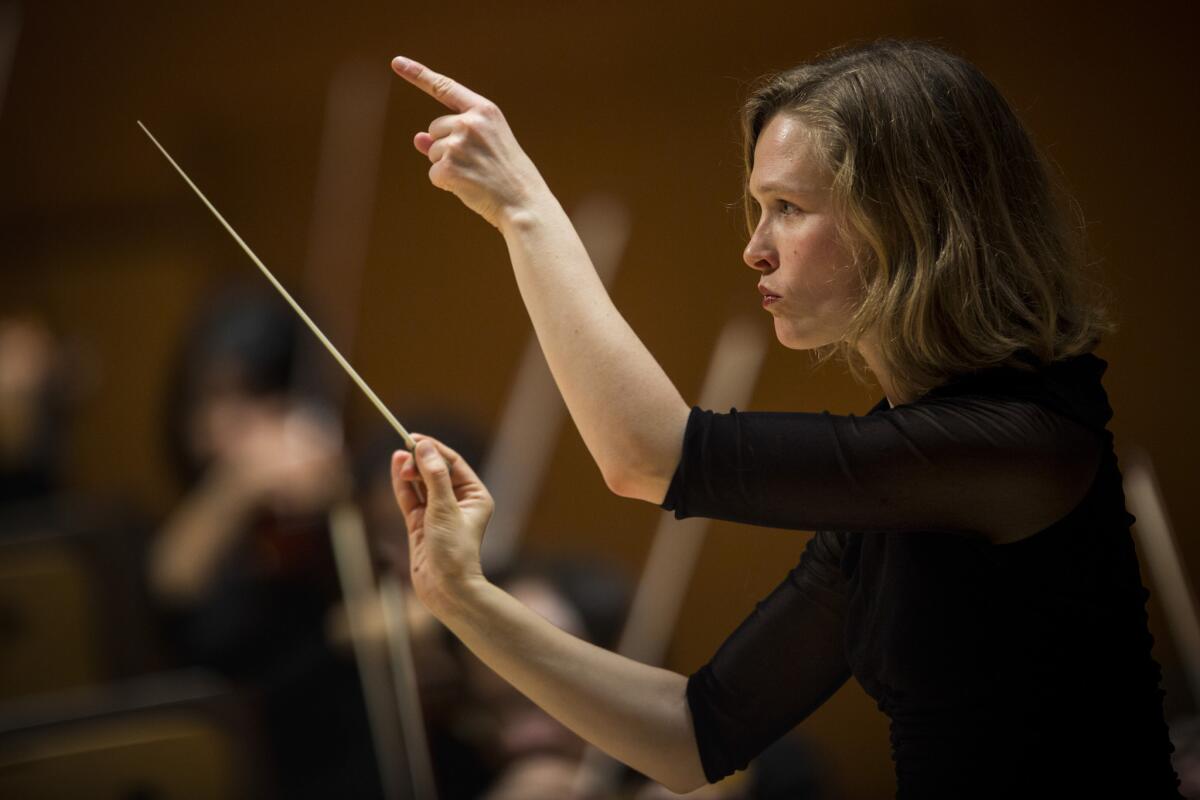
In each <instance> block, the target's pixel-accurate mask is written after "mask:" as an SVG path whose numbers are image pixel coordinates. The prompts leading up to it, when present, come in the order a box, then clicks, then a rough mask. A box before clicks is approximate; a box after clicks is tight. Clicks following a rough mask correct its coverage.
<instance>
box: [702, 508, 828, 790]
mask: <svg viewBox="0 0 1200 800" xmlns="http://www.w3.org/2000/svg"><path fill="white" fill-rule="evenodd" d="M841 548H842V545H841V540H839V538H838V535H836V534H832V533H827V532H821V533H818V534H817V535H816V536H814V537H813V539H811V540H810V541H809V543H808V546H807V547H806V548H805V551H804V554H803V555H802V556H801V559H800V564H799V565H798V566H797V567H796V568H795V569H793V570H792V571H791V572H790V573H789V574H788V576H787V578H785V579H784V580H783V582H782V583H780V584H779V586H777V587H776V588H775V589H774V591H772V592H771V594H770V595H768V596H767V597H766V598H765V599H763V600H762V601H760V602H759V603H757V604H756V605H755V608H754V611H753V612H751V614H750V616H749V617H747V618H746V620H745V621H744V622H742V624H741V625H739V626H738V628H737V630H735V631H734V632H733V633H732V634H731V635H730V636H729V638H728V639H726V640H725V642H724V643H723V644H722V645H721V647H720V648H719V649H718V650H717V652H716V653H715V654H714V655H713V657H712V659H711V660H709V662H708V663H707V664H705V665H704V666H703V667H701V668H700V669H699V670H697V671H696V672H695V673H693V674H692V675H691V676H690V677H689V678H688V683H687V701H688V706H689V709H690V711H691V715H692V724H693V727H694V730H695V734H696V746H697V750H698V752H699V755H700V761H701V764H702V766H703V767H704V774H705V777H706V778H707V779H708V780H709V781H710V782H715V781H717V780H719V779H720V778H722V777H724V776H725V775H728V774H730V773H732V772H733V771H735V770H739V769H745V767H746V765H747V764H748V763H749V761H750V760H751V759H752V758H754V757H755V756H756V755H758V754H759V753H760V752H761V751H762V750H763V749H765V748H766V747H767V746H768V745H770V744H771V743H772V742H774V741H775V740H776V739H778V738H779V737H780V736H782V735H784V734H785V733H787V732H788V731H790V730H791V729H792V728H794V727H795V726H796V725H798V724H799V723H800V722H802V721H803V720H804V719H805V718H806V717H808V715H809V714H811V713H812V712H813V711H814V710H815V709H816V708H817V707H818V706H820V705H821V704H822V703H823V702H825V700H827V699H828V698H829V697H830V695H832V694H833V693H834V692H835V691H837V689H838V688H839V687H841V685H842V684H843V683H845V682H846V680H847V679H848V678H849V677H850V666H849V663H848V661H847V659H846V655H845V645H844V618H845V597H846V589H845V579H844V577H843V575H842V571H841V568H840V563H839V562H840V557H841Z"/></svg>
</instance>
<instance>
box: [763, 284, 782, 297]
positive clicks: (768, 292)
mask: <svg viewBox="0 0 1200 800" xmlns="http://www.w3.org/2000/svg"><path fill="white" fill-rule="evenodd" d="M758 293H759V294H761V295H762V296H763V298H764V299H770V300H778V299H779V297H780V295H777V294H775V293H774V292H772V291H771V290H770V289H768V288H767V287H765V286H759V287H758Z"/></svg>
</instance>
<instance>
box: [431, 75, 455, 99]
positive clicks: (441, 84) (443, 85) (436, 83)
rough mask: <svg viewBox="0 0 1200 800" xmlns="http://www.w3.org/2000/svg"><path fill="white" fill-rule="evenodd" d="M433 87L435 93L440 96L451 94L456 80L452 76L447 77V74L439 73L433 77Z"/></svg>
mask: <svg viewBox="0 0 1200 800" xmlns="http://www.w3.org/2000/svg"><path fill="white" fill-rule="evenodd" d="M431 88H432V89H433V93H434V94H436V95H437V96H438V97H443V96H445V95H447V94H449V93H450V91H451V90H452V89H453V88H454V81H453V80H451V79H450V78H447V77H446V76H445V75H438V76H437V77H436V78H434V79H433V83H432V84H431Z"/></svg>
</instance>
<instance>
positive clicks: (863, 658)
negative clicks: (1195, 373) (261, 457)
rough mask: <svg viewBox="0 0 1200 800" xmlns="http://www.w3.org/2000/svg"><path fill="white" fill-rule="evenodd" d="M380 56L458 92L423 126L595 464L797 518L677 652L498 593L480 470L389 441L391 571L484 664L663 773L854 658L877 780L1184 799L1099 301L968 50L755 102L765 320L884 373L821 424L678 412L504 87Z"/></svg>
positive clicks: (770, 736) (794, 339)
mask: <svg viewBox="0 0 1200 800" xmlns="http://www.w3.org/2000/svg"><path fill="white" fill-rule="evenodd" d="M393 68H394V69H395V70H396V71H397V73H399V74H400V75H401V76H402V77H404V78H405V79H407V80H408V81H410V82H411V83H413V84H415V85H416V86H418V87H419V88H421V89H423V90H425V91H426V92H428V93H429V94H431V95H433V96H434V97H436V98H438V99H439V100H441V101H442V102H443V103H444V104H445V105H446V106H448V107H449V108H450V109H451V110H452V111H453V112H454V113H452V114H450V115H447V116H443V117H440V118H438V119H436V120H434V121H433V122H432V123H431V124H430V126H429V131H428V132H422V133H418V134H417V136H416V138H415V140H414V144H415V145H416V147H417V149H418V150H420V151H421V152H422V153H424V154H425V155H427V156H428V157H429V159H430V161H431V162H432V167H431V168H430V179H431V181H432V182H433V183H434V185H436V186H438V187H440V188H443V189H446V190H449V191H452V192H454V193H455V194H456V195H457V196H458V197H459V198H460V199H461V200H462V201H463V202H464V203H465V204H466V205H468V206H469V207H470V208H472V209H473V210H475V211H476V212H478V213H479V214H480V215H482V216H483V217H484V218H485V219H487V220H488V221H489V222H491V223H492V224H493V225H495V226H496V227H497V228H499V230H500V231H501V233H502V234H503V235H504V237H505V240H506V242H507V244H508V247H509V253H510V256H511V259H512V263H513V269H514V272H515V275H516V279H517V283H518V286H519V288H520V291H521V295H522V298H523V299H524V301H525V304H526V306H527V308H528V311H529V315H530V317H531V319H532V321H533V324H534V327H535V328H536V330H537V334H538V339H539V341H540V342H541V343H542V346H543V349H544V351H545V355H546V359H547V361H548V362H549V365H550V368H551V370H552V372H553V373H554V377H555V380H556V381H557V383H558V386H559V389H560V390H561V392H562V394H563V397H564V399H565V400H566V402H567V405H568V407H569V409H570V411H571V416H572V418H573V419H574V420H575V423H576V425H577V426H578V427H579V430H580V433H581V434H582V436H583V438H584V441H585V443H586V444H587V446H588V448H589V450H590V451H591V453H592V456H593V457H594V458H595V460H596V463H597V465H598V466H599V467H600V469H601V471H602V473H603V475H604V477H605V480H606V482H607V484H608V485H609V487H610V488H611V489H612V490H613V491H614V492H616V493H618V494H620V495H623V496H626V497H632V498H639V499H642V500H647V501H649V502H652V503H656V504H661V505H662V507H663V508H666V509H672V510H674V511H675V513H676V515H677V516H680V517H683V516H690V515H701V516H708V517H714V518H720V519H731V520H738V521H741V522H748V523H753V524H759V525H765V526H772V527H783V528H794V529H800V530H816V531H818V533H817V535H816V536H815V538H814V539H813V540H812V541H811V542H810V543H809V545H808V547H807V549H806V551H805V553H804V555H803V557H802V559H801V561H800V564H799V565H798V566H797V567H796V568H795V569H794V570H793V571H792V572H791V574H789V576H788V577H787V579H786V580H785V581H783V583H781V584H780V586H779V587H777V588H776V590H775V591H774V592H772V594H771V595H770V596H769V597H767V598H766V599H765V600H763V601H762V602H761V603H760V604H759V605H758V606H757V607H756V609H755V611H754V612H753V613H752V614H751V616H750V617H749V618H748V619H747V620H746V621H745V622H744V623H743V624H742V625H741V626H740V627H739V628H738V630H737V631H735V632H734V633H733V634H732V636H730V638H729V639H728V640H727V641H726V642H725V643H724V644H723V645H722V647H721V648H720V649H719V650H718V652H717V653H716V654H715V655H714V657H713V659H712V660H711V661H710V662H709V663H708V664H707V665H705V666H704V667H703V668H701V669H700V670H698V671H697V672H696V673H695V674H693V675H691V676H688V677H685V676H682V675H677V674H675V673H672V672H670V671H668V670H662V669H656V668H653V667H648V666H645V665H641V664H636V663H633V662H631V661H628V660H626V659H623V658H620V657H618V656H616V655H614V654H612V653H609V652H605V651H602V650H598V649H596V648H592V647H589V646H587V645H584V644H582V643H581V642H578V641H576V640H573V639H571V638H570V637H566V636H564V635H562V634H561V633H560V632H558V631H556V630H554V629H553V628H552V627H551V626H549V625H548V624H546V623H544V622H543V621H541V620H539V619H536V618H534V617H533V616H531V615H530V614H528V613H527V612H526V611H525V610H524V609H522V608H521V607H520V605H519V604H518V603H516V602H515V601H513V600H512V598H510V597H507V596H505V595H504V594H502V593H500V592H499V591H498V590H496V589H495V588H494V587H492V586H490V585H489V584H488V583H487V581H486V579H484V577H483V576H482V574H481V572H480V569H479V565H478V557H477V549H478V544H479V539H480V536H481V535H482V530H483V526H484V523H485V522H486V519H487V516H488V513H489V512H490V503H491V501H490V498H489V496H488V494H487V491H486V489H485V488H484V487H483V486H482V485H481V484H480V483H479V481H478V479H477V478H476V477H475V475H474V473H473V472H472V471H471V469H470V467H469V466H468V465H466V464H465V463H464V462H463V461H462V460H461V459H459V458H457V457H456V456H455V454H454V453H453V452H451V451H449V450H445V449H444V448H442V449H439V448H438V447H437V446H435V443H433V442H429V441H423V442H422V444H421V445H420V447H419V448H418V451H417V453H416V458H415V461H414V459H413V458H411V457H410V456H408V455H407V454H405V453H398V454H397V455H396V456H395V457H394V460H393V483H394V488H395V491H396V495H397V498H398V501H399V502H400V504H401V506H402V508H403V509H404V511H405V513H406V515H407V517H408V527H409V531H410V545H411V547H412V551H413V559H412V568H413V576H414V581H415V583H416V586H417V590H418V593H419V595H420V596H421V598H422V600H423V601H424V602H425V603H427V604H428V605H429V607H430V608H431V609H432V610H433V612H434V613H435V614H437V615H438V616H440V617H441V618H442V619H443V621H445V622H446V623H447V625H449V627H450V628H451V629H452V630H453V631H454V632H455V633H456V634H457V635H458V636H459V637H460V638H462V640H463V641H464V642H465V643H466V644H467V645H468V646H469V647H471V648H472V649H473V650H475V652H476V653H478V654H479V655H480V657H481V658H483V660H484V661H486V662H487V663H488V664H489V665H491V666H492V667H493V669H495V670H496V671H497V672H499V673H500V674H501V675H503V676H504V677H505V678H506V679H508V680H509V681H511V682H512V683H513V684H514V685H516V686H517V687H518V688H519V689H521V691H523V692H525V693H526V694H528V695H529V696H530V697H531V698H532V699H533V700H534V701H535V702H537V703H539V704H540V705H542V706H543V707H545V708H546V709H547V710H548V711H550V713H552V714H554V715H555V716H558V717H559V718H560V719H562V720H563V721H564V722H566V724H568V725H569V726H571V727H572V728H574V729H575V730H576V731H578V732H579V733H580V734H581V735H582V736H583V737H584V738H586V739H588V740H590V741H592V742H594V743H595V744H597V745H598V746H600V747H601V748H602V749H604V750H606V751H608V752H609V753H611V754H612V755H614V756H615V757H616V758H618V759H621V760H622V761H625V762H626V763H628V764H630V765H631V766H633V767H635V768H636V769H639V770H641V771H642V772H645V773H646V774H647V775H650V776H651V777H653V778H655V779H657V780H659V781H660V782H662V783H664V784H665V785H667V786H669V787H671V788H673V789H676V790H677V791H684V790H689V789H693V788H695V787H697V786H700V785H702V784H703V783H704V782H705V781H710V782H711V781H716V780H718V779H720V778H721V777H722V776H723V775H727V774H729V773H730V772H732V771H734V770H737V769H741V768H743V767H745V765H746V763H747V762H748V761H749V759H751V758H752V757H753V756H754V755H755V754H756V753H758V752H760V751H761V750H762V749H763V748H764V747H766V746H767V745H768V744H769V743H770V742H771V741H773V740H774V739H776V738H778V737H779V736H781V735H782V734H783V733H785V732H786V731H788V730H789V729H791V728H792V727H793V726H794V725H796V724H797V723H798V722H800V721H801V720H803V719H804V718H805V717H806V716H807V715H808V714H809V713H811V712H812V711H813V710H814V709H815V708H816V707H817V706H819V705H820V704H821V703H822V702H823V701H824V700H825V699H826V698H828V697H829V696H830V695H831V694H832V693H833V692H834V691H835V690H836V689H837V688H838V687H839V686H841V685H842V683H844V682H845V681H846V680H847V679H848V678H849V677H850V675H853V676H854V677H855V678H856V679H857V680H858V681H859V682H860V683H861V684H862V686H863V687H864V689H865V690H866V691H867V692H868V693H869V694H870V695H871V696H872V697H874V698H875V699H876V701H877V702H878V704H879V707H880V709H881V710H882V711H883V712H884V713H886V714H887V715H888V716H889V717H890V719H891V721H892V744H893V754H894V759H895V762H896V770H897V777H898V784H899V796H900V797H941V796H946V797H979V796H985V795H986V796H1004V797H1034V796H1039V797H1040V796H1054V797H1058V796H1072V797H1075V796H1080V797H1081V796H1086V795H1088V794H1089V793H1091V792H1094V791H1095V792H1099V791H1103V792H1104V793H1105V794H1106V795H1108V796H1121V797H1139V798H1149V797H1177V796H1178V793H1177V790H1176V784H1177V780H1176V777H1175V775H1174V772H1173V771H1172V769H1171V765H1170V761H1169V754H1170V743H1169V739H1168V737H1167V728H1166V725H1165V723H1164V721H1163V712H1162V692H1161V690H1160V689H1159V687H1158V683H1159V678H1160V672H1161V671H1160V669H1159V666H1158V664H1157V663H1155V662H1154V660H1153V659H1152V658H1151V655H1150V646H1151V639H1150V636H1149V633H1148V629H1147V623H1146V613H1145V601H1146V598H1147V594H1146V591H1145V589H1144V587H1143V586H1142V584H1141V582H1140V578H1139V574H1138V564H1137V559H1136V555H1135V553H1134V549H1133V545H1132V540H1131V538H1130V533H1129V524H1130V522H1132V517H1131V516H1130V515H1129V514H1128V513H1127V512H1126V511H1125V507H1124V498H1123V495H1122V492H1121V480H1120V473H1119V471H1118V469H1117V464H1116V459H1115V456H1114V454H1113V446H1112V435H1111V434H1110V433H1109V432H1108V431H1107V430H1106V425H1107V422H1108V420H1109V418H1110V417H1111V415H1112V411H1111V409H1110V408H1109V406H1108V403H1107V398H1106V395H1105V392H1104V389H1103V387H1102V385H1101V382H1100V378H1101V374H1102V373H1103V371H1104V369H1105V367H1106V364H1105V362H1104V361H1103V360H1101V359H1099V358H1097V357H1096V356H1095V355H1093V354H1092V353H1091V350H1092V349H1093V348H1094V347H1095V346H1096V344H1097V343H1098V341H1099V340H1100V338H1101V337H1102V335H1104V334H1105V333H1107V332H1110V331H1111V329H1112V326H1111V324H1110V323H1109V322H1108V321H1107V318H1106V317H1105V315H1104V312H1103V309H1102V307H1101V306H1100V305H1098V304H1097V303H1096V302H1095V301H1094V300H1092V299H1091V298H1090V297H1089V294H1088V291H1087V289H1088V286H1089V285H1088V284H1087V283H1086V281H1085V280H1084V278H1083V277H1082V275H1081V272H1080V263H1081V259H1080V257H1079V255H1078V249H1077V248H1075V247H1073V246H1072V242H1071V235H1070V229H1069V228H1068V226H1067V225H1066V223H1065V221H1064V220H1063V219H1062V218H1061V217H1060V215H1059V213H1058V211H1057V210H1056V205H1055V202H1054V199H1053V193H1052V189H1051V184H1050V181H1049V179H1048V177H1047V171H1046V169H1045V167H1044V164H1043V161H1042V160H1041V159H1040V157H1039V156H1038V153H1037V151H1036V150H1035V148H1034V147H1033V145H1032V143H1031V141H1030V140H1029V137H1028V136H1027V134H1026V133H1025V131H1024V129H1023V128H1022V126H1021V124H1020V123H1019V121H1018V120H1017V119H1016V117H1015V115H1014V114H1013V112H1012V110H1011V109H1010V108H1009V106H1008V104H1007V103H1006V102H1005V101H1004V99H1003V98H1002V97H1001V95H1000V94H999V93H998V92H997V90H996V89H995V88H994V87H993V86H992V85H991V84H990V83H989V82H988V81H987V79H986V78H984V77H983V76H982V75H981V74H980V73H979V72H978V70H976V69H975V68H974V67H972V66H971V65H970V64H968V63H966V62H965V61H963V60H962V59H959V58H957V57H955V56H952V55H950V54H948V53H945V52H944V51H941V50H939V49H937V48H934V47H931V46H927V45H923V44H917V43H905V42H878V43H875V44H871V45H867V46H865V47H860V48H855V49H849V50H842V51H838V52H835V53H833V54H831V55H829V56H826V57H824V58H822V59H820V60H818V61H815V62H813V63H810V64H806V65H802V66H800V67H797V68H795V69H793V70H789V71H787V72H785V73H782V74H780V75H778V76H775V77H774V78H772V79H770V80H768V81H767V82H766V83H764V84H763V85H762V86H761V87H760V88H759V89H757V90H756V91H755V92H754V93H753V94H752V95H751V97H750V99H749V100H748V102H747V104H746V106H745V109H744V128H745V133H746V164H747V184H746V188H747V206H748V209H747V210H748V215H749V217H750V221H751V225H752V229H753V232H752V235H751V237H750V241H749V244H748V245H747V246H746V249H745V253H744V256H745V260H746V263H747V264H748V265H749V266H750V267H751V268H752V269H753V270H755V271H756V272H757V273H758V287H759V291H760V292H761V293H762V295H763V306H764V308H765V309H766V310H767V311H768V312H769V313H770V314H771V316H772V319H773V321H774V325H775V331H776V334H777V336H778V338H779V340H780V342H781V343H783V344H784V345H785V346H787V347H789V348H793V349H811V350H816V351H818V353H819V354H821V355H823V356H828V355H829V354H831V353H833V352H841V353H844V354H845V355H846V356H847V358H848V360H849V361H850V363H851V365H852V366H853V365H855V364H856V363H857V359H861V362H862V363H863V364H865V366H866V368H867V369H868V370H869V371H870V373H871V374H872V375H873V376H874V378H875V379H876V380H877V381H878V382H879V384H880V385H881V386H882V388H883V390H884V392H885V394H886V397H885V398H883V399H881V400H880V401H879V403H877V404H876V405H875V407H874V408H872V409H871V410H870V411H869V412H868V413H867V414H866V415H865V416H862V417H856V416H854V415H849V416H844V417H843V416H834V415H830V414H828V413H825V412H822V413H820V414H812V413H738V412H736V411H731V412H730V413H729V414H713V413H711V412H708V411H703V410H701V409H698V408H693V409H690V410H689V408H688V406H687V404H686V403H685V402H684V401H683V399H682V398H681V396H680V395H679V392H678V391H677V390H676V389H675V387H674V386H673V384H672V383H671V381H670V380H669V379H668V378H667V376H666V375H665V374H664V373H663V371H662V370H661V368H660V367H659V366H658V364H657V363H656V362H655V361H654V358H653V357H652V356H651V355H650V353H649V352H647V351H646V349H645V348H644V347H643V346H642V344H641V343H640V342H639V341H638V339H637V337H636V336H635V335H634V334H633V332H632V331H631V330H630V329H629V327H628V326H627V325H626V324H625V322H624V320H622V318H621V317H620V315H619V314H618V312H617V310H616V309H615V308H614V307H613V305H612V303H611V302H610V301H609V299H608V297H607V295H606V294H605V292H604V290H603V288H602V287H601V284H600V281H599V280H598V278H597V277H596V275H595V273H594V271H593V270H592V267H591V265H590V263H589V261H588V257H587V254H586V252H585V251H584V249H583V246H582V245H581V244H580V242H579V239H578V237H577V236H576V235H575V233H574V231H573V230H572V229H571V226H570V224H569V222H568V220H567V217H566V216H565V214H564V213H563V212H562V209H561V208H560V207H559V205H558V203H557V202H556V201H555V199H554V197H553V195H551V193H550V192H549V190H548V189H547V187H546V185H545V183H544V181H542V179H541V178H540V176H539V175H538V173H537V170H536V168H535V167H534V166H533V164H532V162H530V160H529V159H528V157H527V156H525V154H524V153H523V152H522V151H521V149H520V147H519V146H518V145H517V143H516V140H515V139H514V137H513V135H512V133H511V132H510V131H509V129H508V127H507V125H506V124H505V122H504V119H503V116H502V115H501V114H500V112H499V110H498V109H497V108H496V107H495V105H494V104H492V103H491V102H489V101H487V100H486V99H484V98H482V97H480V96H479V95H476V94H475V93H473V92H471V91H470V90H468V89H466V88H464V87H462V86H461V85H459V84H457V83H455V82H453V81H452V80H450V79H448V78H445V77H444V76H441V75H438V74H436V73H433V72H431V71H430V70H428V69H426V68H425V67H423V66H421V65H420V64H417V63H415V62H412V61H409V60H407V59H403V58H398V59H396V61H395V62H393ZM418 475H419V477H420V478H421V479H422V480H424V481H425V483H426V484H427V485H428V488H429V502H428V505H427V506H426V505H422V504H421V503H420V502H419V501H418V500H417V497H416V495H415V493H414V490H413V489H412V488H411V487H410V486H409V484H408V483H407V482H408V481H412V480H416V479H417V477H418Z"/></svg>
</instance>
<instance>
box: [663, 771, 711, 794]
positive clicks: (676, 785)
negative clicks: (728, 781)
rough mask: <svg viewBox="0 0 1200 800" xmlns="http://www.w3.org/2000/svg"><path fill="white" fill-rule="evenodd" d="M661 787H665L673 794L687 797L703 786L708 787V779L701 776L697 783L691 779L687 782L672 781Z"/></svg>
mask: <svg viewBox="0 0 1200 800" xmlns="http://www.w3.org/2000/svg"><path fill="white" fill-rule="evenodd" d="M663 786H665V787H667V788H668V789H670V790H671V791H672V792H674V793H675V794H681V795H687V794H691V793H692V792H694V791H696V790H697V789H702V788H704V787H705V786H708V779H707V778H705V777H704V776H701V777H700V780H698V781H697V780H694V779H692V778H689V779H687V780H673V781H671V782H670V783H664V784H663Z"/></svg>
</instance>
